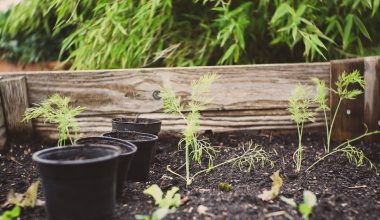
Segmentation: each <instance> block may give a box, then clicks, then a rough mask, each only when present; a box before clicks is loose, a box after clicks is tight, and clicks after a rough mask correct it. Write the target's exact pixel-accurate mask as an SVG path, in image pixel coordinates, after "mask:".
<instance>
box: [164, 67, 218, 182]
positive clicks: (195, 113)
mask: <svg viewBox="0 0 380 220" xmlns="http://www.w3.org/2000/svg"><path fill="white" fill-rule="evenodd" d="M217 78H218V76H217V75H216V74H206V75H204V76H202V77H200V78H199V79H198V80H194V81H192V83H191V90H192V91H191V100H190V101H189V102H188V104H187V105H186V106H183V105H182V104H181V98H180V97H177V96H176V94H175V92H174V91H173V90H172V89H171V88H165V89H163V90H162V91H161V93H160V97H161V99H162V100H163V107H164V111H165V112H166V113H170V114H175V115H178V116H180V117H181V118H182V119H183V120H184V121H185V123H186V127H185V129H184V130H183V131H182V134H183V138H182V139H181V140H180V141H179V143H178V146H179V147H180V148H184V149H185V153H186V156H185V158H186V178H185V179H186V182H187V184H190V183H191V177H190V165H189V163H190V161H189V158H190V156H191V157H192V159H193V160H194V161H196V162H198V163H199V164H200V163H201V160H202V158H203V156H204V154H206V156H207V158H208V168H209V169H211V168H212V167H213V161H214V157H215V154H216V153H217V151H216V150H215V149H214V148H213V147H212V146H211V145H210V143H209V141H208V140H207V139H200V138H199V130H200V117H201V114H200V111H201V110H202V109H204V108H205V107H206V106H207V105H208V104H209V103H210V102H211V100H212V99H211V98H208V97H207V96H206V94H207V93H208V92H209V91H210V89H211V84H212V83H213V82H214V81H215V80H216V79H217ZM184 109H189V112H188V113H187V115H185V114H184V113H183V112H184Z"/></svg>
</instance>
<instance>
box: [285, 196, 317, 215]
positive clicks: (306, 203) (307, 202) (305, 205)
mask: <svg viewBox="0 0 380 220" xmlns="http://www.w3.org/2000/svg"><path fill="white" fill-rule="evenodd" d="M280 199H281V200H282V201H283V202H285V203H286V204H288V205H290V206H292V207H293V208H295V209H298V211H299V212H300V213H301V214H302V218H303V219H305V220H309V217H310V215H311V213H312V211H313V207H314V206H315V205H316V204H317V197H316V196H315V194H314V193H313V192H311V191H308V190H305V191H304V192H303V202H301V203H300V204H298V205H297V203H296V202H295V201H294V199H289V198H286V197H284V196H280Z"/></svg>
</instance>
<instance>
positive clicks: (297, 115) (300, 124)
mask: <svg viewBox="0 0 380 220" xmlns="http://www.w3.org/2000/svg"><path fill="white" fill-rule="evenodd" d="M312 101H313V100H312V99H311V98H310V92H309V91H308V90H307V89H306V88H305V87H304V86H302V85H301V84H298V85H297V86H296V88H295V89H294V90H293V93H292V95H291V97H290V98H289V106H288V110H289V112H290V114H291V118H292V120H293V121H294V122H295V123H296V125H297V132H298V148H297V150H296V151H295V152H294V155H293V159H294V161H295V163H296V171H297V172H299V171H300V170H301V163H302V150H303V147H302V133H303V128H304V124H305V122H307V121H313V120H314V112H313V111H312V110H311V109H310V107H311V105H312Z"/></svg>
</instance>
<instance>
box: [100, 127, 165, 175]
mask: <svg viewBox="0 0 380 220" xmlns="http://www.w3.org/2000/svg"><path fill="white" fill-rule="evenodd" d="M103 136H106V137H113V138H118V139H122V140H126V141H129V142H131V143H133V144H135V145H136V146H137V152H136V154H135V156H134V157H133V158H132V161H131V166H130V168H129V172H128V175H127V180H131V181H136V182H141V181H147V180H149V169H150V166H151V163H152V161H153V158H154V155H155V153H156V143H157V140H158V137H157V136H156V135H153V134H146V133H140V132H134V131H120V132H117V131H115V132H109V133H105V134H103Z"/></svg>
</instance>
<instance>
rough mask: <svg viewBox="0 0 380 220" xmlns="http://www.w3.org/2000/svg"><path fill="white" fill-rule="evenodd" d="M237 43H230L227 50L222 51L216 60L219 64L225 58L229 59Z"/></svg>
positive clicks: (223, 61) (224, 60)
mask: <svg viewBox="0 0 380 220" xmlns="http://www.w3.org/2000/svg"><path fill="white" fill-rule="evenodd" d="M236 47H237V45H236V44H232V45H231V46H230V47H229V48H228V50H227V51H226V52H225V53H224V55H223V57H222V58H221V59H220V60H219V61H218V63H219V64H224V63H225V62H226V60H228V59H230V58H231V57H232V54H233V53H234V51H235V49H236Z"/></svg>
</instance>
